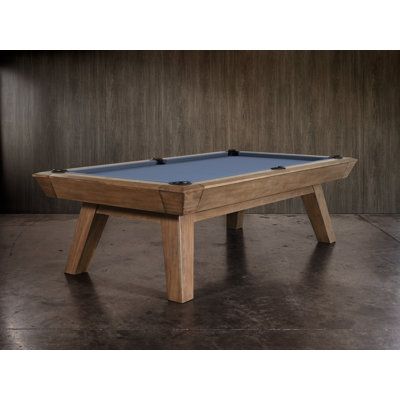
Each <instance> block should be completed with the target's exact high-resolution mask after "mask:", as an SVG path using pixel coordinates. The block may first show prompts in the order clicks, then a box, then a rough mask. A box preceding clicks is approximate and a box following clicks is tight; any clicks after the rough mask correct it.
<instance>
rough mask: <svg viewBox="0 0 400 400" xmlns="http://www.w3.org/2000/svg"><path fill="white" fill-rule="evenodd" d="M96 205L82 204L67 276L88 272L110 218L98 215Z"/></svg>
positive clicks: (66, 269) (67, 267) (66, 271)
mask: <svg viewBox="0 0 400 400" xmlns="http://www.w3.org/2000/svg"><path fill="white" fill-rule="evenodd" d="M96 210H97V206H96V205H95V204H86V203H84V204H82V208H81V211H80V214H79V218H78V222H77V224H76V228H75V234H74V238H73V241H72V245H71V249H70V252H69V256H68V262H67V266H66V268H65V273H66V274H72V275H76V274H81V273H82V272H87V270H88V268H89V264H90V260H91V259H92V256H93V253H94V251H95V249H96V247H97V243H98V242H99V240H100V237H101V234H102V233H103V229H104V227H105V225H106V223H107V219H108V216H107V215H103V214H97V213H96Z"/></svg>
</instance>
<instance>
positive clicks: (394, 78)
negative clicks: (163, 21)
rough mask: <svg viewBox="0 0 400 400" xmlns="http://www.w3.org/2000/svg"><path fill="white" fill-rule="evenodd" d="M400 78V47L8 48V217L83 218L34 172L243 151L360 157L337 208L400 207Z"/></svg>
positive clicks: (1, 60)
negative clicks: (50, 193)
mask: <svg viewBox="0 0 400 400" xmlns="http://www.w3.org/2000/svg"><path fill="white" fill-rule="evenodd" d="M399 71H400V52H399V51H378V52H377V51H367V52H364V51H187V52H184V51H145V52H141V51H110V52H91V51H86V52H82V51H80V52H11V53H10V52H1V53H0V78H1V80H0V105H1V106H0V118H1V120H0V131H1V149H0V151H1V168H0V173H1V185H2V187H1V189H2V193H3V198H2V211H3V212H4V211H5V212H76V211H77V210H78V206H77V205H76V204H74V203H73V202H67V201H59V200H53V199H48V198H46V197H45V196H44V194H43V193H42V192H41V190H40V188H39V187H38V185H36V184H35V182H34V181H33V179H32V178H31V174H32V173H33V172H36V171H43V170H48V169H52V168H56V167H61V168H62V167H73V166H83V165H91V164H101V163H109V162H119V161H121V162H122V161H129V160H140V159H145V158H151V157H153V156H173V155H183V154H190V153H199V152H208V151H217V150H225V149H227V148H238V149H246V150H255V151H272V152H274V151H276V152H289V153H291V152H293V153H305V154H307V153H309V154H328V155H329V154H337V153H339V154H343V155H346V156H353V157H355V158H358V159H359V164H358V165H357V167H356V168H355V169H354V171H353V172H352V174H351V175H350V177H349V178H348V179H346V180H343V181H341V182H336V183H333V184H328V185H327V187H326V199H327V202H328V204H329V206H330V210H331V211H332V212H360V213H373V212H379V213H381V212H382V213H385V212H387V213H393V212H400V174H399V173H398V171H399V170H400V157H398V154H399V151H400V135H399V132H400V95H399V93H400V74H399ZM256 211H262V212H267V211H268V212H283V213H291V212H302V211H303V208H302V204H301V201H300V200H299V199H297V200H288V201H286V202H283V203H279V204H276V205H275V204H274V205H269V206H265V207H262V208H260V209H258V210H256Z"/></svg>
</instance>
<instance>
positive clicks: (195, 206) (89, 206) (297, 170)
mask: <svg viewBox="0 0 400 400" xmlns="http://www.w3.org/2000/svg"><path fill="white" fill-rule="evenodd" d="M356 162H357V160H356V159H354V158H350V157H344V158H340V159H332V158H329V159H324V160H321V161H314V162H311V163H307V164H304V165H297V166H291V167H287V168H286V169H282V170H268V171H265V172H259V173H251V174H245V175H240V176H234V177H230V178H223V179H215V180H210V181H204V182H199V183H194V184H192V185H188V186H175V185H169V184H163V183H153V182H144V181H133V180H124V179H114V178H102V177H98V176H90V175H85V174H76V173H69V172H67V173H63V174H58V173H52V172H51V171H47V172H40V173H37V174H34V175H33V177H34V178H35V179H36V180H37V181H38V183H39V184H40V186H41V187H42V189H43V191H44V192H45V193H46V194H47V195H48V196H50V197H56V198H62V199H69V200H77V201H81V202H83V204H82V208H81V211H80V214H79V218H78V221H77V225H76V230H75V235H74V239H73V242H72V245H71V249H70V253H69V257H68V261H67V266H66V268H65V273H67V274H73V275H75V274H80V273H84V272H87V271H88V268H89V265H90V260H91V258H92V256H93V254H94V251H95V249H96V246H97V244H98V242H99V240H100V237H101V234H102V232H103V229H104V227H105V225H106V223H107V220H108V217H109V216H113V217H115V216H116V217H125V218H128V219H135V220H136V219H142V220H147V221H155V222H159V223H160V224H161V231H162V238H163V249H164V264H165V273H166V288H167V298H168V300H171V301H175V302H178V303H185V302H187V301H190V300H192V299H193V295H194V279H193V276H194V271H193V269H194V224H195V223H196V222H197V221H201V220H205V219H208V218H213V217H217V216H221V215H226V216H227V219H226V224H227V228H228V229H242V227H243V216H244V211H245V210H247V209H250V208H253V207H257V206H261V205H265V204H270V203H275V202H278V201H281V200H286V199H290V198H294V197H301V198H302V200H303V203H304V206H305V209H306V211H307V214H308V217H309V219H310V222H311V225H312V227H313V229H314V232H315V235H316V238H317V240H318V241H319V242H321V243H329V244H331V243H334V242H335V240H336V239H335V234H334V231H333V229H332V223H331V219H330V216H329V212H328V208H327V205H326V201H325V196H324V192H323V189H322V187H321V184H323V183H325V182H329V181H333V180H337V179H343V178H346V177H347V176H348V175H349V173H350V171H351V170H352V168H353V167H354V165H355V163H356Z"/></svg>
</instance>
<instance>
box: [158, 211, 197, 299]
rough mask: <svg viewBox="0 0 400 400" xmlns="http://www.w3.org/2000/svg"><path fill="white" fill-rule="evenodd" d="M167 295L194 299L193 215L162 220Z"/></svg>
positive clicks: (172, 297)
mask: <svg viewBox="0 0 400 400" xmlns="http://www.w3.org/2000/svg"><path fill="white" fill-rule="evenodd" d="M161 231H162V237H163V247H164V264H165V274H166V284H167V285H166V286H167V297H168V300H170V301H175V302H178V303H185V302H187V301H190V300H192V299H193V286H194V282H193V281H194V271H193V268H194V222H193V219H192V217H191V215H190V214H189V215H186V216H180V217H176V218H171V219H165V220H164V219H163V220H162V221H161Z"/></svg>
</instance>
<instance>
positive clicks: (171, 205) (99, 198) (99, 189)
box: [33, 157, 357, 215]
mask: <svg viewBox="0 0 400 400" xmlns="http://www.w3.org/2000/svg"><path fill="white" fill-rule="evenodd" d="M356 162H357V160H355V159H354V158H350V157H344V158H343V159H327V160H323V161H316V162H313V163H309V164H305V165H299V166H293V167H287V168H286V169H285V170H268V171H264V172H257V173H251V174H245V175H240V176H235V177H231V178H223V179H216V180H210V181H204V182H200V183H196V184H192V185H188V186H176V185H169V184H162V183H155V182H143V181H133V180H125V179H115V178H104V177H100V176H90V175H84V174H75V173H63V174H58V173H51V172H47V173H46V172H40V173H37V174H33V177H34V178H35V179H36V180H37V181H38V183H39V184H40V185H41V186H42V188H43V190H44V191H45V192H46V193H47V194H48V195H49V196H52V195H54V194H55V196H56V197H57V198H61V199H68V200H76V201H82V202H88V203H93V204H104V205H109V206H116V207H122V208H132V209H135V210H144V211H154V212H158V213H166V214H171V215H185V214H191V213H196V212H199V211H205V210H209V209H213V208H217V207H222V206H226V205H229V204H235V203H241V202H245V201H250V200H254V199H258V198H261V197H266V196H271V195H274V194H279V193H286V192H290V191H292V190H296V189H301V188H304V187H307V186H310V185H317V184H321V183H325V182H329V181H333V180H337V179H342V178H345V177H347V176H348V174H349V173H350V171H351V169H352V168H353V166H354V164H355V163H356ZM46 179H47V180H46ZM50 186H51V188H52V190H51V188H50Z"/></svg>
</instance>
